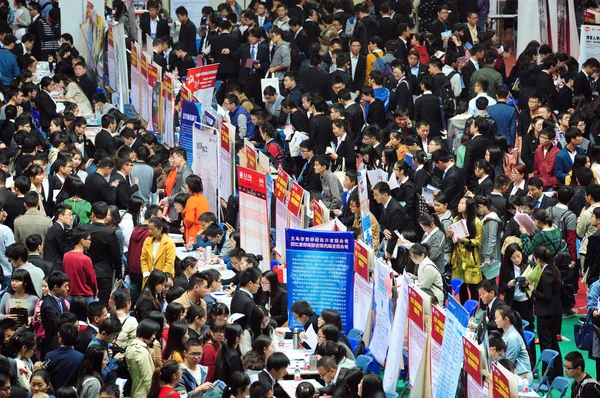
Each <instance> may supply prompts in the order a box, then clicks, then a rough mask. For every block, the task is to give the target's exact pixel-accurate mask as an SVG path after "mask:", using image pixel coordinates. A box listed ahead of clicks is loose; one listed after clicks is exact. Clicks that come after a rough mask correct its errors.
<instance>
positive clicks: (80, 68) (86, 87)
mask: <svg viewBox="0 0 600 398" xmlns="http://www.w3.org/2000/svg"><path fill="white" fill-rule="evenodd" d="M73 71H74V72H75V77H76V78H77V83H78V84H79V86H80V87H81V89H82V90H83V93H84V94H85V96H86V97H88V99H89V100H90V102H92V98H93V97H94V94H96V90H97V89H98V83H96V82H95V81H94V80H93V79H92V78H91V77H90V76H89V75H88V73H87V67H86V65H85V62H84V61H81V62H77V63H76V64H75V65H74V66H73Z"/></svg>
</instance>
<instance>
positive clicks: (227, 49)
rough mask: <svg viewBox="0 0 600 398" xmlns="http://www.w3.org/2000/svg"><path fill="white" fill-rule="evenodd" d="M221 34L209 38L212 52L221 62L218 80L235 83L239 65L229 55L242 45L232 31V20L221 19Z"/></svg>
mask: <svg viewBox="0 0 600 398" xmlns="http://www.w3.org/2000/svg"><path fill="white" fill-rule="evenodd" d="M219 32H220V33H219V35H218V36H213V37H212V38H211V39H210V40H209V44H210V54H211V56H212V58H213V59H214V60H215V63H216V64H219V69H218V70H217V80H220V81H222V82H227V81H229V82H230V83H234V82H235V80H236V77H237V75H238V73H239V72H238V65H236V63H235V62H234V61H233V60H232V58H231V57H229V56H228V54H230V53H234V52H235V51H236V50H237V49H238V48H239V46H240V43H239V42H238V39H237V37H236V36H234V35H233V34H232V33H231V22H229V21H221V22H220V23H219Z"/></svg>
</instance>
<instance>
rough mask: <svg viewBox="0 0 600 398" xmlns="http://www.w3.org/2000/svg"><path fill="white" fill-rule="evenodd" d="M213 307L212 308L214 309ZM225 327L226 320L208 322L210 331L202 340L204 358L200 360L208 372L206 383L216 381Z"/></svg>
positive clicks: (217, 319)
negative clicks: (218, 358)
mask: <svg viewBox="0 0 600 398" xmlns="http://www.w3.org/2000/svg"><path fill="white" fill-rule="evenodd" d="M214 307H216V305H215V306H213V309H214ZM225 326H227V320H226V319H219V318H215V319H213V320H211V322H210V331H209V332H208V334H207V336H205V338H204V346H203V347H202V350H203V352H204V356H203V357H202V359H201V360H200V365H203V366H206V367H207V368H208V372H207V374H206V381H210V382H213V381H216V380H217V379H218V377H217V354H218V353H219V351H220V350H221V343H222V342H223V339H224V337H225V336H224V332H225Z"/></svg>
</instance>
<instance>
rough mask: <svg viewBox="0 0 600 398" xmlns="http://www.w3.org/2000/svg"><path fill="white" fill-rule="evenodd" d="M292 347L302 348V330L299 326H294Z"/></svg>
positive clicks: (295, 348)
mask: <svg viewBox="0 0 600 398" xmlns="http://www.w3.org/2000/svg"><path fill="white" fill-rule="evenodd" d="M292 348H293V349H294V350H297V349H299V348H300V332H299V331H298V328H294V334H293V335H292Z"/></svg>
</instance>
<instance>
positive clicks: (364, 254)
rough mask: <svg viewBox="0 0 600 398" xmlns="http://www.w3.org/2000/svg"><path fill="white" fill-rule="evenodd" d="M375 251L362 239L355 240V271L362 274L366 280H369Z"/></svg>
mask: <svg viewBox="0 0 600 398" xmlns="http://www.w3.org/2000/svg"><path fill="white" fill-rule="evenodd" d="M373 261H374V253H373V249H371V248H370V247H369V246H367V245H365V244H364V243H363V242H362V241H360V240H357V241H355V242H354V272H356V273H357V274H358V275H360V276H361V277H362V278H363V279H364V280H369V271H370V270H371V269H372V268H373Z"/></svg>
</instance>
